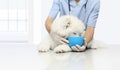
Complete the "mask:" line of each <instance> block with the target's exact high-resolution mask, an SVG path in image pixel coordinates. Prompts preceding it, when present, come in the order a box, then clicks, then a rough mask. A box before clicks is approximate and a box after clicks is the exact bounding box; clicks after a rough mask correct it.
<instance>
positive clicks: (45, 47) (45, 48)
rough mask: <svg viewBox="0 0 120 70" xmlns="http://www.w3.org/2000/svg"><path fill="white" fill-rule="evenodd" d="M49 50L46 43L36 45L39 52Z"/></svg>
mask: <svg viewBox="0 0 120 70" xmlns="http://www.w3.org/2000/svg"><path fill="white" fill-rule="evenodd" d="M49 50H50V46H48V45H39V46H38V51H39V52H47V51H49Z"/></svg>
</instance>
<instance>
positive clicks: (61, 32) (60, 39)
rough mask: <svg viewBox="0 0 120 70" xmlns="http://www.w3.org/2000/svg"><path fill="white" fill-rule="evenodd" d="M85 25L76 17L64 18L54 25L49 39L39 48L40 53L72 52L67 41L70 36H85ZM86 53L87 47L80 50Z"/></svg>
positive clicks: (57, 20)
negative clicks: (51, 51) (50, 51)
mask: <svg viewBox="0 0 120 70" xmlns="http://www.w3.org/2000/svg"><path fill="white" fill-rule="evenodd" d="M84 30H85V26H84V24H83V23H82V22H81V21H80V20H79V19H78V18H76V17H74V16H69V15H67V16H62V17H60V18H58V19H56V20H55V21H54V22H53V23H52V27H51V32H50V34H49V36H48V37H47V39H45V40H44V41H42V42H41V43H40V45H39V47H38V50H39V51H40V52H47V51H49V50H53V51H54V52H68V51H72V49H71V48H70V47H69V44H68V41H67V40H66V39H67V38H68V37H69V36H73V35H79V36H82V35H83V34H84ZM79 49H80V51H84V50H85V49H86V46H85V45H84V46H82V47H81V48H79Z"/></svg>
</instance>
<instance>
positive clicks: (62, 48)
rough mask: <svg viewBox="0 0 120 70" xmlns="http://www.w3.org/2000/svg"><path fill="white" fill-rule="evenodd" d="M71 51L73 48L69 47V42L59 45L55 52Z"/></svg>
mask: <svg viewBox="0 0 120 70" xmlns="http://www.w3.org/2000/svg"><path fill="white" fill-rule="evenodd" d="M70 51H72V50H71V48H70V47H69V45H68V44H62V45H58V46H57V47H56V48H55V49H54V52H56V53H65V52H70Z"/></svg>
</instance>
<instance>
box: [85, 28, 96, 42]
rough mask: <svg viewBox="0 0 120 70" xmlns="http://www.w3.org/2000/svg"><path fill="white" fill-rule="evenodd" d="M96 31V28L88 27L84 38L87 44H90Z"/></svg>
mask: <svg viewBox="0 0 120 70" xmlns="http://www.w3.org/2000/svg"><path fill="white" fill-rule="evenodd" d="M94 30H95V28H94V27H91V26H88V27H87V29H86V32H85V34H84V38H85V39H86V42H87V43H89V42H90V41H91V40H92V39H93V36H94Z"/></svg>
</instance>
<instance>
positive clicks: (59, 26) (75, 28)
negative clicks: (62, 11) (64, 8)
mask: <svg viewBox="0 0 120 70" xmlns="http://www.w3.org/2000/svg"><path fill="white" fill-rule="evenodd" d="M84 30H85V26H84V24H83V22H82V21H81V20H79V19H78V18H77V17H74V16H70V15H67V16H62V17H60V18H58V19H57V20H55V21H54V22H53V24H52V28H51V31H53V32H57V34H59V35H61V36H63V37H65V38H67V37H68V36H72V35H81V34H82V33H83V32H84Z"/></svg>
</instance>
